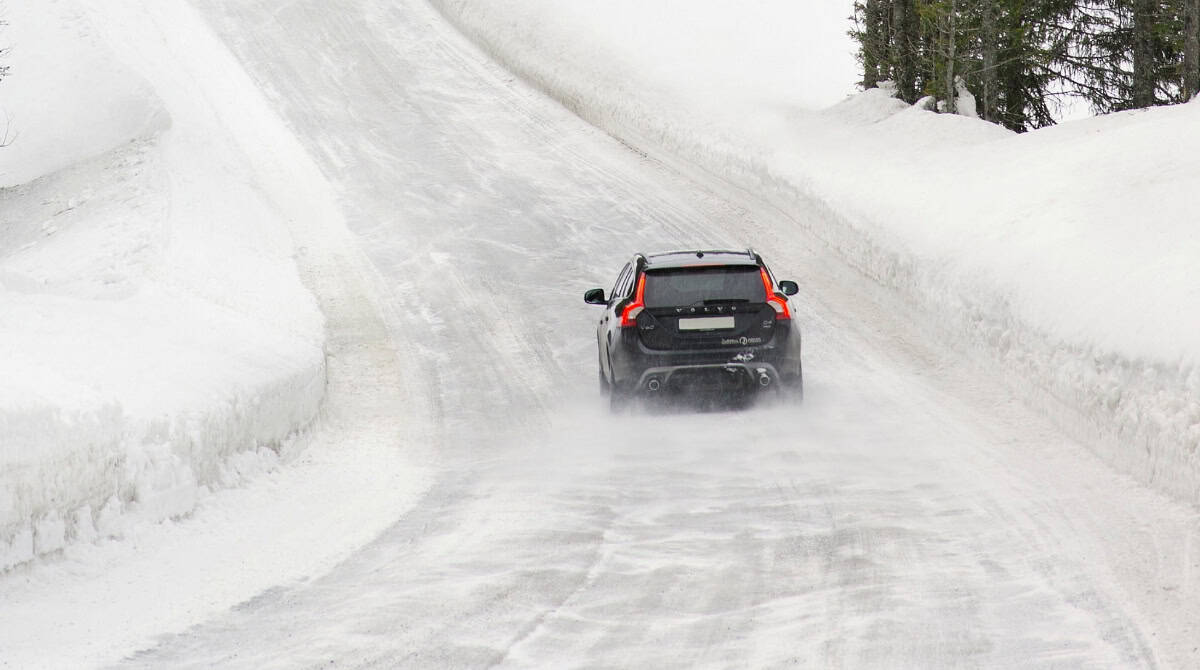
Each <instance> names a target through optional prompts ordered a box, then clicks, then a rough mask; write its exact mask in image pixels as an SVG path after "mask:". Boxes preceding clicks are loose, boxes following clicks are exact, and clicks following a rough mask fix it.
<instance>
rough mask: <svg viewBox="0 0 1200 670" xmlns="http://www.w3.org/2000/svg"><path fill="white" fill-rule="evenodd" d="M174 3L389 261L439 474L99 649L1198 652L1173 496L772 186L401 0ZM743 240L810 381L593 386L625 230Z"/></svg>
mask: <svg viewBox="0 0 1200 670" xmlns="http://www.w3.org/2000/svg"><path fill="white" fill-rule="evenodd" d="M194 4H195V5H196V6H197V7H198V8H199V9H200V10H201V12H202V13H203V14H204V16H205V18H206V19H207V20H208V21H210V23H211V24H212V26H213V28H214V30H215V31H216V33H217V34H218V35H219V37H220V38H221V39H222V40H224V41H225V42H226V43H227V44H228V45H229V46H230V48H231V49H232V50H233V52H234V54H235V55H236V56H237V58H238V59H239V60H240V61H241V63H242V65H243V66H244V67H245V68H246V70H247V71H248V72H249V74H250V76H251V77H252V78H253V79H254V80H255V82H256V83H257V84H258V85H259V86H261V88H262V90H263V91H264V92H265V93H266V95H267V96H268V98H269V100H270V102H271V104H273V105H274V106H275V108H276V110H277V111H278V112H279V113H280V115H281V116H282V117H283V118H284V120H285V121H286V123H287V124H288V126H289V129H290V130H291V131H292V132H293V133H294V134H295V136H296V137H297V138H298V139H299V141H300V142H301V143H302V144H303V145H304V147H305V148H306V149H307V150H308V152H309V153H310V154H311V155H312V156H313V158H314V159H315V161H316V163H317V164H318V165H319V166H320V168H321V169H322V171H323V172H324V174H325V176H326V178H328V179H329V181H330V182H331V183H332V184H333V185H334V187H335V188H336V189H337V196H338V199H339V202H340V205H341V207H342V210H343V211H342V214H343V215H344V217H345V219H346V223H347V225H348V227H349V228H350V229H351V231H352V232H353V233H354V238H355V240H356V242H357V244H358V245H359V247H360V248H361V250H362V251H363V256H362V257H361V258H362V262H364V263H370V264H371V266H372V267H371V268H369V270H370V272H371V273H373V275H374V274H375V273H377V276H378V277H380V278H381V282H382V283H383V284H384V285H385V287H386V288H385V291H386V295H385V299H386V301H387V306H386V307H387V309H386V311H387V314H386V320H387V322H388V325H389V332H390V336H391V337H392V338H394V339H395V345H396V346H397V348H398V349H400V350H403V351H404V352H406V354H407V357H406V358H405V360H406V361H408V362H409V367H407V368H405V369H403V371H402V372H401V374H403V375H404V382H403V384H402V385H400V387H401V388H402V389H403V391H404V393H407V394H409V397H410V399H411V397H412V394H418V393H419V394H421V395H420V397H419V400H420V402H424V403H426V405H427V410H426V412H427V414H428V418H429V420H430V421H431V422H432V425H433V427H434V428H433V435H432V437H431V438H430V444H429V445H428V446H429V451H430V456H429V458H430V463H428V464H427V465H428V466H429V467H430V468H432V469H433V470H434V473H435V474H434V484H433V485H432V487H431V488H430V489H429V491H428V492H427V493H426V494H425V495H424V496H423V497H422V498H421V499H420V501H419V502H418V503H417V504H416V505H415V506H414V507H412V509H411V510H409V511H408V512H406V513H405V514H403V515H402V516H399V517H398V518H396V519H395V522H394V523H392V524H391V525H390V526H388V527H387V528H386V529H385V530H384V531H383V532H381V533H380V534H378V535H377V536H376V537H375V538H374V540H373V541H371V542H370V543H369V544H367V545H366V546H365V547H364V548H363V549H361V550H359V551H357V552H355V553H354V554H353V555H351V556H349V557H348V558H346V559H345V560H343V561H341V562H340V563H339V564H337V565H336V566H334V567H332V568H328V569H323V570H322V571H320V572H317V573H314V574H312V575H311V576H309V577H307V578H304V579H290V580H288V581H284V582H281V583H279V584H277V585H276V586H275V587H274V588H269V589H266V590H264V591H262V592H261V593H260V594H259V595H257V596H256V597H254V598H253V599H250V600H247V601H246V602H243V603H242V604H240V605H238V606H236V607H234V608H231V609H229V610H228V611H224V612H222V613H220V614H218V615H216V616H213V617H210V618H208V619H207V620H206V621H205V622H204V623H201V624H198V625H195V626H192V627H190V628H188V629H187V630H183V631H172V630H164V631H163V633H164V634H163V635H161V636H160V637H159V638H158V639H157V642H156V643H155V644H153V645H151V646H149V647H148V648H145V649H140V650H133V649H131V650H129V654H128V655H127V656H126V657H125V659H124V660H123V661H121V662H120V663H118V664H117V667H130V668H135V667H146V668H159V667H194V668H210V667H244V668H272V667H276V668H293V667H316V666H318V665H322V666H323V665H326V664H330V665H333V666H335V667H480V666H491V665H500V666H506V667H688V668H690V667H772V666H783V665H800V666H802V667H848V668H864V667H874V668H938V667H995V668H1008V667H1023V668H1050V667H1055V668H1058V667H1096V668H1111V667H1130V668H1137V667H1146V668H1150V667H1159V666H1160V665H1164V666H1170V667H1186V665H1187V661H1188V659H1191V660H1195V657H1194V656H1188V654H1189V653H1192V652H1191V651H1190V644H1189V636H1194V633H1192V632H1190V631H1189V630H1188V625H1189V623H1188V622H1189V621H1192V622H1194V621H1197V618H1196V608H1197V605H1196V604H1195V600H1192V601H1189V600H1188V599H1187V598H1184V597H1183V596H1184V595H1186V594H1189V593H1194V589H1195V586H1194V585H1193V584H1192V583H1191V581H1190V574H1191V573H1190V564H1191V560H1192V559H1191V556H1190V555H1189V553H1188V552H1187V551H1186V550H1185V549H1183V548H1179V546H1180V545H1178V542H1177V541H1176V540H1177V538H1178V537H1182V536H1189V537H1190V535H1189V534H1191V533H1194V531H1195V524H1196V522H1195V520H1194V519H1193V518H1192V517H1191V516H1190V515H1189V514H1188V513H1186V511H1185V510H1182V509H1181V508H1179V507H1177V506H1175V505H1172V504H1169V503H1166V502H1164V501H1162V500H1160V499H1159V498H1157V497H1156V496H1154V495H1152V494H1150V493H1148V492H1146V491H1145V490H1143V489H1141V488H1139V487H1138V486H1136V485H1135V484H1133V483H1131V482H1129V481H1127V480H1126V479H1124V478H1122V477H1120V476H1118V475H1116V474H1114V473H1112V472H1111V471H1110V470H1109V469H1108V468H1106V467H1105V466H1104V465H1103V464H1101V463H1100V462H1099V461H1098V460H1097V459H1096V457H1095V456H1094V455H1092V453H1091V452H1089V451H1088V450H1087V449H1085V448H1084V447H1083V446H1081V445H1079V444H1076V443H1073V442H1071V441H1070V440H1068V439H1066V438H1064V437H1063V436H1062V434H1061V433H1060V432H1059V431H1057V430H1055V429H1054V428H1053V427H1052V426H1050V425H1049V424H1048V423H1047V422H1046V421H1044V420H1043V419H1041V418H1039V417H1040V415H1038V414H1036V413H1033V412H1030V411H1029V410H1028V409H1027V408H1025V407H1024V406H1023V405H1022V404H1021V403H1020V401H1019V400H1018V399H1016V398H1013V397H1012V396H1011V394H1010V392H1009V391H1007V390H1006V388H1005V387H1003V386H1002V385H1001V384H1000V383H998V382H994V381H993V377H994V376H995V374H994V373H995V370H993V369H991V368H990V367H989V365H990V364H989V363H987V362H984V361H974V360H972V359H971V358H970V357H969V356H967V355H964V354H962V353H958V352H953V351H948V350H947V349H946V348H945V347H944V346H943V345H944V343H943V342H941V341H939V340H938V337H937V333H936V331H935V330H933V329H930V328H928V327H925V326H922V325H921V323H922V321H921V319H920V318H919V316H920V315H913V314H910V313H909V310H910V309H911V307H910V306H909V305H907V304H905V303H903V302H902V301H900V300H899V299H897V298H896V297H895V296H894V295H893V294H890V293H888V292H887V291H884V290H883V289H880V288H878V287H877V286H876V285H874V284H873V283H872V282H871V281H870V280H868V279H866V278H865V277H863V276H862V275H860V274H858V273H857V272H855V271H854V270H853V269H851V268H849V267H847V266H845V265H844V264H842V263H841V262H840V261H838V260H836V259H835V258H834V257H832V256H831V254H830V253H829V252H828V250H827V249H826V248H825V247H824V246H823V245H821V244H820V243H819V242H817V241H815V240H813V239H812V238H810V237H808V236H806V234H805V233H804V229H803V227H802V226H800V225H797V221H798V220H802V219H803V218H804V217H810V216H820V215H821V212H820V209H819V208H817V207H813V208H811V209H800V210H793V211H786V212H784V211H780V210H778V209H776V208H774V207H771V206H769V205H767V204H764V203H763V202H761V201H759V200H758V199H756V198H755V197H753V196H752V195H751V194H747V193H745V192H742V191H739V190H737V189H734V188H731V187H729V186H727V185H725V184H724V183H723V182H721V181H720V180H717V179H714V178H712V177H710V176H706V175H704V174H702V173H699V172H698V171H694V170H688V169H687V168H686V167H679V166H676V168H678V169H676V168H672V167H668V166H664V165H662V164H660V163H657V162H655V161H653V160H650V159H648V158H646V157H644V156H643V155H642V154H640V153H638V152H636V151H631V150H630V148H629V147H626V146H624V145H622V144H621V143H619V142H617V141H615V140H613V139H612V138H610V137H609V136H607V135H605V134H603V133H601V132H600V131H598V130H596V129H595V128H592V127H591V126H588V125H586V124H584V123H583V122H581V121H580V120H579V119H578V118H576V117H574V116H572V115H571V114H570V113H569V112H568V111H566V110H565V109H563V108H562V107H561V106H559V105H558V104H556V103H554V102H552V101H550V100H548V99H547V98H545V97H543V96H541V95H540V94H538V93H536V92H534V91H532V90H531V89H530V88H528V87H526V86H525V85H524V84H522V83H521V82H520V81H519V80H516V79H514V77H513V76H512V75H510V74H509V73H507V72H505V71H504V70H503V69H501V68H500V67H498V66H497V65H495V64H493V63H491V62H490V61H489V60H488V59H487V58H486V56H484V55H483V54H481V53H480V52H478V51H477V50H475V49H474V48H473V47H471V46H470V45H469V44H468V43H467V42H466V41H465V40H464V39H462V38H461V37H460V36H459V35H458V34H456V33H455V32H454V31H453V30H452V29H450V28H449V27H448V26H447V25H446V24H445V23H444V22H443V21H442V20H441V19H440V17H439V16H438V15H437V14H436V13H435V12H434V11H433V10H432V9H430V8H429V7H428V6H427V5H426V3H425V2H423V1H422V0H402V1H398V2H385V1H383V0H353V1H349V0H348V1H346V2H341V3H337V4H336V6H335V5H331V4H330V3H326V2H319V1H317V0H297V1H294V2H289V3H284V4H280V3H275V2H269V1H267V0H249V1H247V0H196V2H194ZM685 173H687V174H685ZM747 245H753V246H755V247H756V248H758V249H759V250H760V251H762V252H763V253H765V254H766V255H767V258H768V260H769V261H770V262H771V264H772V267H773V269H774V270H775V271H776V273H777V274H778V275H779V276H780V278H781V279H784V278H786V279H794V280H796V281H797V282H798V283H799V284H800V286H801V292H800V295H799V296H797V298H796V299H794V300H793V304H794V306H795V313H796V318H798V319H799V320H800V322H801V323H802V324H803V329H804V333H805V343H806V345H805V346H806V354H805V356H806V358H805V361H806V366H805V372H806V382H807V383H806V397H807V399H806V401H805V403H804V405H803V406H798V405H794V404H786V403H784V404H780V403H766V404H762V405H760V406H758V407H755V408H753V409H750V410H747V411H691V410H686V409H685V410H681V411H658V412H634V413H631V414H627V415H619V416H612V415H610V414H609V413H608V410H607V407H606V404H605V403H603V402H602V399H601V398H600V397H599V395H598V393H597V391H596V388H595V386H596V379H595V377H596V374H595V356H596V351H595V343H594V340H593V328H594V319H595V318H596V317H597V313H596V312H595V311H593V308H592V307H591V306H588V305H585V304H584V303H583V302H582V294H583V291H584V290H585V289H588V288H592V287H594V286H604V287H605V288H606V289H607V288H608V286H610V285H611V282H612V280H613V279H614V278H615V276H616V272H617V270H619V268H620V267H621V264H622V263H623V262H624V260H625V258H626V257H627V256H628V255H629V254H631V253H632V252H634V251H637V250H646V251H650V250H658V249H664V248H681V247H682V248H688V247H714V246H721V247H729V246H732V247H735V248H737V247H743V246H747ZM348 258H357V256H353V255H351V256H348ZM325 306H326V307H327V308H328V305H327V304H326V305H325ZM346 318H353V317H352V316H351V317H346ZM335 325H336V324H335ZM350 332H352V331H350ZM341 345H342V346H343V347H344V348H348V349H353V343H346V342H342V343H341ZM335 371H336V368H335ZM384 383H386V380H380V379H378V378H374V379H369V380H364V383H363V385H359V386H358V387H357V388H356V391H357V392H358V393H362V394H366V395H369V388H367V387H366V385H367V384H384ZM389 392H390V393H391V394H392V395H389V396H388V398H389V402H395V403H402V402H405V397H404V395H403V394H401V393H398V392H396V390H395V389H391V390H390V391H389ZM331 402H338V399H337V398H332V399H331ZM342 402H345V401H344V400H343V401H342ZM380 415H381V416H383V415H384V414H383V413H381V414H380ZM376 446H378V445H376ZM341 453H343V454H344V457H345V458H347V459H353V458H355V455H354V453H353V450H352V449H348V450H346V451H344V452H341ZM314 486H319V483H314ZM331 504H333V505H336V502H332V503H331ZM1148 517H1153V518H1154V519H1155V523H1154V524H1153V525H1148V524H1146V523H1145V519H1146V518H1148ZM347 523H353V521H352V520H348V521H347ZM261 541H262V542H263V543H270V542H271V537H269V535H268V536H266V537H263V538H262V540H261ZM1147 546H1153V547H1155V549H1154V553H1153V556H1154V560H1153V561H1150V560H1147V557H1146V553H1145V547H1147ZM196 588H197V589H201V588H203V587H202V586H199V585H198V586H197V587H196ZM78 634H79V635H87V634H91V635H96V636H102V635H103V634H104V631H103V630H93V631H91V632H90V633H87V632H80V633H78ZM54 654H55V651H54V650H53V649H47V650H46V652H45V656H44V658H45V659H47V663H46V664H47V665H54V659H55V658H56V657H55V656H54ZM0 664H2V663H0Z"/></svg>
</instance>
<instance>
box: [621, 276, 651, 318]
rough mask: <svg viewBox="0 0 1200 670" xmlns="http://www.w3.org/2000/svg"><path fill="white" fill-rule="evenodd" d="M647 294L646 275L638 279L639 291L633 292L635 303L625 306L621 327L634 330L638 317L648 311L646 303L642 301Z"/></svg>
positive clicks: (622, 312)
mask: <svg viewBox="0 0 1200 670" xmlns="http://www.w3.org/2000/svg"><path fill="white" fill-rule="evenodd" d="M645 294H646V275H644V274H643V275H642V276H641V277H638V283H637V290H635V291H634V292H633V302H631V303H629V304H628V305H625V309H624V310H622V311H621V327H622V328H633V327H634V326H636V325H637V316H638V314H641V313H642V310H643V309H646V303H645V301H643V300H642V296H643V295H645Z"/></svg>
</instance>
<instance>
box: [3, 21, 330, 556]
mask: <svg viewBox="0 0 1200 670" xmlns="http://www.w3.org/2000/svg"><path fill="white" fill-rule="evenodd" d="M166 6H168V5H167V4H164V5H163V7H166ZM169 6H170V7H173V8H175V10H174V13H173V14H172V21H171V25H170V27H169V30H170V33H171V35H172V42H173V43H178V44H180V45H183V46H182V47H180V51H177V52H171V51H170V50H169V49H168V47H166V46H165V44H164V41H163V40H162V39H161V35H162V34H163V31H164V29H165V26H163V25H155V24H154V23H153V22H152V21H151V20H149V19H148V18H146V16H145V12H139V10H138V8H137V7H119V8H114V7H110V6H107V4H106V3H98V2H97V3H89V2H85V1H83V0H70V1H64V2H57V3H52V4H49V5H47V4H46V3H42V2H36V1H35V0H26V1H22V2H10V3H7V4H6V10H7V12H6V16H5V19H6V20H8V21H9V22H10V24H11V26H10V28H9V29H8V30H7V31H6V37H8V38H10V39H11V40H12V42H13V50H12V54H11V58H10V60H9V61H8V62H9V64H10V65H12V70H13V71H12V75H11V76H10V77H9V78H8V79H6V80H5V81H4V82H3V83H2V84H0V108H2V109H3V111H4V112H5V114H6V115H7V118H10V119H11V120H12V121H11V126H12V128H11V130H12V131H13V132H15V133H16V140H15V142H13V144H12V145H11V146H9V147H6V148H2V149H0V186H3V187H4V188H3V189H2V190H0V571H3V570H5V569H8V568H11V567H13V566H15V565H18V564H21V563H23V562H26V561H28V560H30V559H32V558H34V557H36V556H38V555H42V554H45V553H48V552H53V551H56V550H58V549H60V548H62V547H63V546H65V545H66V544H67V543H69V542H72V541H89V540H92V539H94V538H97V537H104V536H112V535H119V534H121V533H122V532H123V529H125V528H127V527H128V524H130V523H141V522H145V521H147V520H150V521H157V520H162V519H166V518H170V517H174V516H178V515H183V514H187V513H188V512H190V511H191V510H192V509H193V507H194V506H195V504H196V502H197V500H198V499H199V498H201V497H202V496H204V495H205V494H206V492H207V491H209V490H211V489H213V488H217V487H224V486H230V485H233V484H236V483H237V482H238V481H240V480H241V479H242V478H243V477H244V476H246V475H247V474H248V473H254V472H259V471H261V470H262V469H264V468H266V467H270V466H271V465H273V464H275V463H278V462H279V460H280V458H281V456H287V455H288V454H289V453H292V452H293V451H294V450H295V449H298V448H299V446H301V445H300V444H297V439H298V436H300V434H301V433H300V431H301V430H302V429H303V428H304V427H305V426H306V425H307V424H309V422H311V421H312V419H313V418H314V417H315V416H316V413H317V410H318V407H319V405H320V402H321V398H322V396H323V393H324V387H325V360H324V355H323V345H324V334H323V323H322V317H321V314H320V312H319V310H318V309H317V306H316V303H315V301H314V299H313V297H312V295H311V294H310V293H309V292H308V291H307V290H306V289H305V288H304V286H303V285H302V284H301V282H300V279H299V276H298V273H297V268H296V263H295V260H294V257H293V254H294V253H295V252H294V251H293V248H292V246H293V245H292V241H291V237H290V235H289V233H288V229H287V223H288V218H289V217H293V216H295V211H294V208H293V205H292V203H288V202H285V201H284V200H285V198H287V197H288V194H286V193H280V192H278V191H277V190H274V191H273V190H271V189H268V188H264V186H263V182H264V179H263V176H262V175H261V173H260V171H259V168H257V167H256V164H255V162H254V161H253V160H252V159H253V152H254V151H255V150H258V149H263V147H254V146H247V143H246V142H245V141H244V137H245V136H247V135H252V136H256V137H263V136H268V135H269V133H266V132H261V130H262V129H261V128H258V127H255V126H253V125H252V121H251V119H249V118H245V117H246V115H242V117H239V115H238V113H237V110H238V108H239V107H240V106H242V105H243V104H244V101H243V100H241V99H239V93H238V92H237V90H236V89H234V88H231V86H230V85H229V84H228V83H225V82H229V81H237V80H238V77H239V76H242V77H244V75H241V73H239V72H237V71H236V70H235V69H234V68H236V65H235V61H233V59H232V58H230V57H228V55H227V54H221V53H218V52H214V51H213V47H212V46H211V45H212V44H214V43H215V40H212V39H211V38H209V37H208V34H207V32H206V31H207V28H206V27H205V26H204V24H203V22H202V21H200V20H199V19H198V18H197V17H195V16H194V15H192V13H191V12H190V11H186V10H185V9H184V8H183V6H182V5H180V4H179V3H169ZM157 11H159V12H160V13H161V12H164V11H167V10H165V9H159V10H157ZM180 52H187V55H184V56H181V55H180ZM289 208H292V209H289ZM289 448H290V449H289Z"/></svg>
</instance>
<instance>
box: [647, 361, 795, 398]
mask: <svg viewBox="0 0 1200 670" xmlns="http://www.w3.org/2000/svg"><path fill="white" fill-rule="evenodd" d="M780 381H781V380H780V376H779V371H778V370H776V369H775V366H774V365H771V364H770V363H761V364H746V363H721V364H718V365H675V366H667V367H656V368H650V369H648V370H644V371H643V372H642V375H641V377H640V378H639V379H638V381H637V384H636V385H635V386H634V389H633V390H635V391H644V392H646V393H660V392H669V391H687V390H693V391H694V390H736V389H741V390H752V389H755V388H769V387H770V386H772V385H775V384H779V383H780Z"/></svg>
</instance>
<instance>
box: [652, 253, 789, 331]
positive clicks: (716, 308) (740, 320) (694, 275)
mask: <svg viewBox="0 0 1200 670" xmlns="http://www.w3.org/2000/svg"><path fill="white" fill-rule="evenodd" d="M643 300H644V302H645V309H644V310H643V311H642V313H641V314H639V315H638V317H637V327H638V336H639V337H640V338H641V340H642V344H644V345H645V346H646V347H647V348H648V349H660V350H679V349H684V350H686V349H719V348H731V349H732V348H738V347H747V346H759V345H763V344H766V343H768V342H770V341H771V338H772V336H773V335H774V332H775V325H776V323H775V320H776V313H775V309H773V308H772V307H771V305H769V304H768V303H767V293H766V287H765V285H764V283H763V278H762V271H761V270H760V268H759V267H758V266H757V265H713V266H700V267H685V268H670V269H661V270H653V269H651V270H647V272H646V286H645V294H644V297H643Z"/></svg>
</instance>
